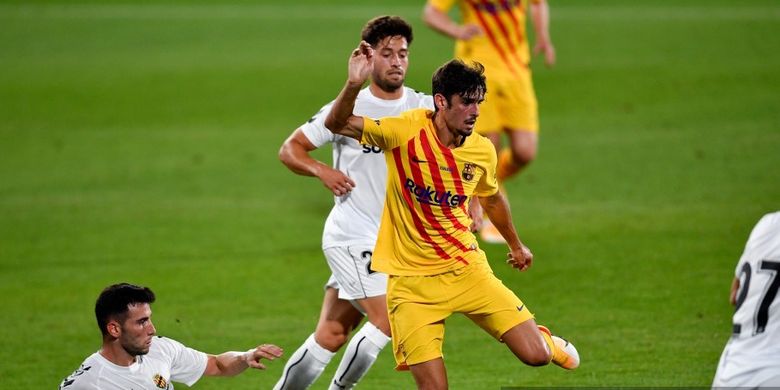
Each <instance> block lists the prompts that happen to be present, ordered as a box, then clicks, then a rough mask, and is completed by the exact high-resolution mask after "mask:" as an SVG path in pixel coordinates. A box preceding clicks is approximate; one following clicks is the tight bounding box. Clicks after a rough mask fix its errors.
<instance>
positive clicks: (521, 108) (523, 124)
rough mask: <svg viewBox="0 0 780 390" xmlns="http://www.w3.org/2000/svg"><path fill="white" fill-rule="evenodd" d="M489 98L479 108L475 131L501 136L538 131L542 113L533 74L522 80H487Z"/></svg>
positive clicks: (527, 73) (521, 77)
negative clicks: (499, 134)
mask: <svg viewBox="0 0 780 390" xmlns="http://www.w3.org/2000/svg"><path fill="white" fill-rule="evenodd" d="M486 82H487V95H486V96H485V101H484V102H482V104H480V106H479V118H478V119H477V125H476V131H477V132H478V133H480V134H483V135H484V134H489V133H498V132H502V131H504V130H505V129H513V130H525V131H532V132H534V133H536V132H539V112H538V103H537V101H536V94H535V93H534V86H533V81H532V80H531V72H530V71H529V72H523V74H522V75H520V77H519V78H492V79H491V78H490V77H487V81H486Z"/></svg>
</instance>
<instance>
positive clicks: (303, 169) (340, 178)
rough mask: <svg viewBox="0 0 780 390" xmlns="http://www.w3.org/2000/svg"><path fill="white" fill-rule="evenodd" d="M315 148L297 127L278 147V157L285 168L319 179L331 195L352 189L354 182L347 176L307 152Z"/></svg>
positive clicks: (338, 194) (339, 194)
mask: <svg viewBox="0 0 780 390" xmlns="http://www.w3.org/2000/svg"><path fill="white" fill-rule="evenodd" d="M315 149H317V147H316V146H314V144H312V142H311V141H310V140H309V139H308V138H306V135H305V134H304V133H303V130H301V129H300V128H298V129H297V130H295V131H294V132H293V133H292V134H291V135H290V136H289V137H288V138H287V140H286V141H284V143H283V144H282V147H281V149H279V159H280V160H281V161H282V163H283V164H284V165H285V166H286V167H287V168H289V169H290V170H291V171H293V172H295V173H297V174H299V175H303V176H314V177H316V178H318V179H320V181H322V184H323V185H324V186H325V187H326V188H327V189H329V190H330V191H331V192H333V195H336V196H341V195H344V194H346V193H348V192H350V191H352V188H354V187H355V182H354V181H352V179H351V178H350V177H349V176H347V175H346V174H344V172H341V171H340V170H338V169H334V168H331V167H330V166H328V164H325V163H323V162H322V161H319V160H316V159H314V158H313V157H311V155H309V152H311V151H313V150H315Z"/></svg>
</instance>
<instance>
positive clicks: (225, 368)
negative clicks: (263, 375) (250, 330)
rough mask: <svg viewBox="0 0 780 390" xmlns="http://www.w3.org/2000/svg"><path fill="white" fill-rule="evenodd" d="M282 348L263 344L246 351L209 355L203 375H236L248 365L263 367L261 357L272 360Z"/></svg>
mask: <svg viewBox="0 0 780 390" xmlns="http://www.w3.org/2000/svg"><path fill="white" fill-rule="evenodd" d="M282 352H283V351H282V349H281V348H279V347H277V346H276V345H273V344H263V345H259V346H257V347H256V348H252V349H250V350H248V351H246V352H232V351H231V352H225V353H222V354H219V355H209V356H208V361H207V362H206V371H204V372H203V375H209V376H233V375H238V374H240V373H242V372H244V370H246V369H247V368H248V367H252V368H257V369H260V370H264V369H265V365H264V364H263V363H261V362H260V360H261V359H268V360H274V359H276V358H278V357H281V356H282Z"/></svg>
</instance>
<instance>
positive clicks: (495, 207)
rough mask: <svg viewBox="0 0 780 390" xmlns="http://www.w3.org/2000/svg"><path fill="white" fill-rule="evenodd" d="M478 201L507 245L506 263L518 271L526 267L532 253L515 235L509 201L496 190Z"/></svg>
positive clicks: (530, 260)
mask: <svg viewBox="0 0 780 390" xmlns="http://www.w3.org/2000/svg"><path fill="white" fill-rule="evenodd" d="M479 203H480V204H481V205H482V208H483V209H484V211H485V213H486V214H487V216H488V218H490V220H491V221H492V222H493V224H494V225H495V226H496V228H497V229H498V231H499V232H500V233H501V236H503V237H504V239H505V240H506V242H507V245H508V246H509V250H510V252H509V254H508V259H507V264H509V265H511V266H512V267H514V268H517V269H518V270H520V271H525V270H526V269H528V267H530V266H531V263H532V262H533V258H534V255H533V254H532V253H531V250H530V249H528V248H527V247H526V246H525V245H524V244H523V243H522V242H521V241H520V238H519V237H518V236H517V231H516V230H515V225H514V224H513V223H512V213H510V212H509V202H507V200H506V197H505V196H504V194H503V193H502V192H501V191H497V192H496V193H495V194H493V195H490V196H484V197H480V198H479Z"/></svg>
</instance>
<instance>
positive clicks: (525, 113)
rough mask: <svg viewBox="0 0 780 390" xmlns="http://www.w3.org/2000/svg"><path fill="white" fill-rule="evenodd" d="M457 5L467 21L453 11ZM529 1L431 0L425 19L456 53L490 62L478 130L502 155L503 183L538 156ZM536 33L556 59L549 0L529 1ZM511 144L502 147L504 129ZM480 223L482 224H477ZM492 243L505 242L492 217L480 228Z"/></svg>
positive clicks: (549, 57)
mask: <svg viewBox="0 0 780 390" xmlns="http://www.w3.org/2000/svg"><path fill="white" fill-rule="evenodd" d="M455 3H457V4H458V6H459V9H460V14H461V15H462V24H458V23H456V22H455V21H454V20H453V19H452V18H450V16H449V15H448V12H449V10H450V8H452V7H453V5H455ZM527 3H528V0H428V2H427V4H426V5H425V8H424V11H423V20H424V21H425V22H426V23H427V24H428V25H429V26H431V27H432V28H433V29H435V30H436V31H439V32H441V33H442V34H444V35H447V36H449V37H451V38H453V39H455V40H456V43H455V57H457V58H460V59H462V60H464V61H466V62H469V61H476V62H479V63H481V64H483V65H484V66H485V76H486V77H487V87H488V89H489V90H490V91H491V95H490V96H489V98H488V99H487V100H486V101H485V103H484V104H483V105H482V106H481V107H480V111H481V114H480V118H479V124H478V126H477V128H476V130H477V132H478V133H480V134H483V135H485V136H487V137H488V138H489V139H490V140H491V141H492V142H493V145H495V147H496V150H497V151H499V150H500V152H499V155H498V172H497V175H498V182H499V183H503V182H504V181H505V180H506V179H507V178H509V177H511V176H513V175H515V174H517V173H519V172H520V171H521V170H522V169H523V168H524V167H525V166H526V165H528V164H529V163H531V161H533V160H534V159H535V158H536V152H537V144H538V133H539V119H538V111H537V102H536V95H535V93H534V88H533V83H532V80H531V69H530V67H529V63H530V50H529V47H528V36H527V34H526V29H525V22H526V9H527ZM530 3H531V16H532V20H533V24H534V28H535V32H536V34H535V35H536V44H535V47H534V52H535V53H543V54H544V60H545V64H546V65H547V66H552V65H553V64H554V63H555V47H554V46H553V44H552V40H551V39H550V33H549V28H548V26H549V8H548V6H547V2H546V1H545V0H530ZM502 132H504V133H506V134H507V137H508V139H509V147H508V148H506V149H504V150H501V133H502ZM475 228H479V226H475ZM481 233H482V238H483V239H484V240H485V241H487V242H503V239H502V237H501V236H500V234H499V233H498V231H496V229H495V227H494V226H492V225H491V224H490V223H489V222H488V221H485V225H484V226H483V228H482V229H481Z"/></svg>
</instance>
